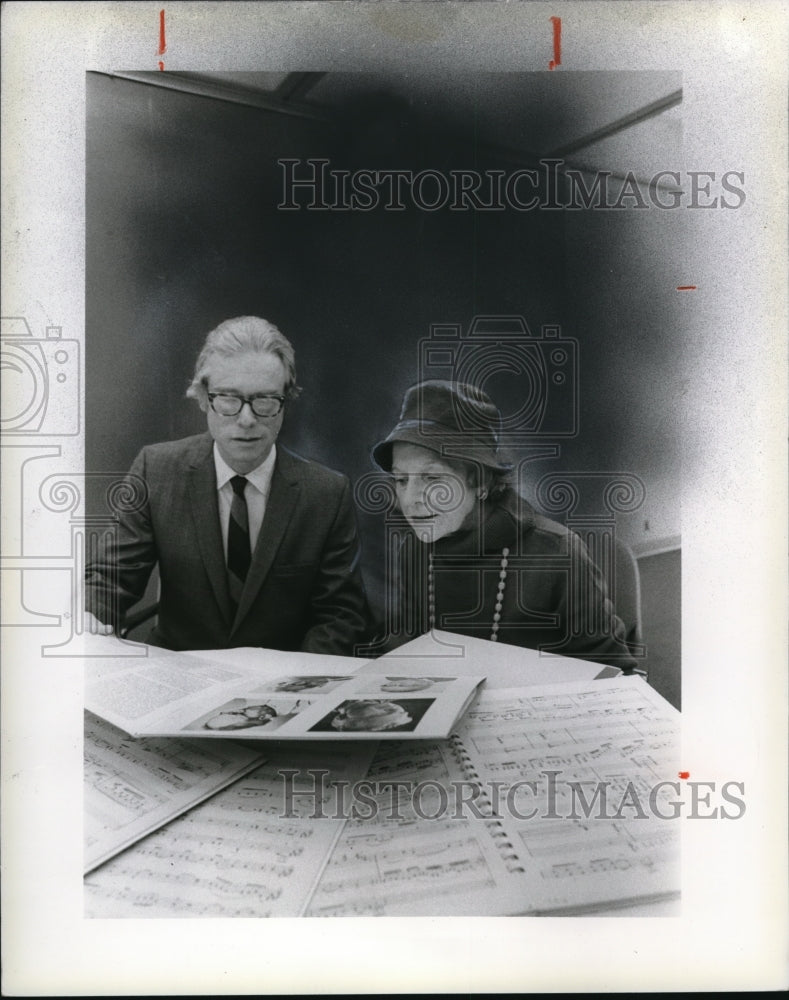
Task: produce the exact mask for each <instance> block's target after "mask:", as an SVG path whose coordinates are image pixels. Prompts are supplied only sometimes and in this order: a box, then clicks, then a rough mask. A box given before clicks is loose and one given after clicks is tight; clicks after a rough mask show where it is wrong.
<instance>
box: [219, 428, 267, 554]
mask: <svg viewBox="0 0 789 1000" xmlns="http://www.w3.org/2000/svg"><path fill="white" fill-rule="evenodd" d="M276 460H277V446H276V445H273V446H272V448H271V451H270V452H269V453H268V456H267V457H266V458H265V459H264V460H263V461H262V462H261V463H260V465H259V466H258V467H257V468H256V469H253V470H252V471H251V472H248V473H247V475H246V480H247V485H246V486H245V487H244V499H245V500H246V502H247V516H248V518H249V544H250V546H251V547H252V551H253V552H254V551H255V545H257V540H258V535H259V534H260V526H261V524H263V516H264V514H265V513H266V501H267V500H268V495H269V490H270V489H271V477H272V475H273V474H274V463H275V462H276ZM214 465H215V466H216V487H217V490H218V491H219V497H218V499H219V523H220V525H221V527H222V547H223V550H224V553H225V559H227V532H228V525H229V524H230V507H231V505H232V503H233V487H232V486H231V485H230V480H231V479H232V478H233V476H237V475H238V473H237V472H234V471H233V469H231V468H230V466H229V465H228V464H227V462H226V461H225V460H224V459H223V458H222V456H221V455H220V454H219V449H218V448H217V446H216V443H214Z"/></svg>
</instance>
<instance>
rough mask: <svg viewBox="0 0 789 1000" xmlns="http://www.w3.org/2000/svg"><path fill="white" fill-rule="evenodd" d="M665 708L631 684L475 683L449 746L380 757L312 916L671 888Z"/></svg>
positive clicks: (523, 903)
mask: <svg viewBox="0 0 789 1000" xmlns="http://www.w3.org/2000/svg"><path fill="white" fill-rule="evenodd" d="M676 716H677V713H676V712H675V711H674V710H673V709H672V708H671V706H669V705H668V704H667V703H665V702H663V701H662V699H661V698H660V697H659V696H658V695H656V694H655V692H654V691H652V690H651V689H649V688H647V686H646V685H645V684H643V683H641V682H640V681H639V680H637V679H627V680H624V681H622V680H618V681H595V682H594V683H593V684H591V685H590V684H589V683H588V682H587V683H585V684H582V685H578V684H573V685H561V686H555V687H554V686H552V687H549V688H535V689H533V691H527V690H525V689H522V690H518V691H514V690H511V691H507V690H503V691H494V692H488V691H483V693H482V695H481V696H480V699H479V702H478V704H477V705H476V706H475V707H473V708H472V709H470V711H469V712H468V714H467V715H466V716H465V717H464V719H463V720H462V722H461V724H460V725H459V726H458V729H457V731H456V734H455V735H453V737H452V738H451V739H450V741H449V742H448V743H446V744H432V745H429V746H423V747H420V748H419V749H418V750H412V749H409V748H404V747H400V748H387V749H381V750H380V751H379V754H378V756H377V757H376V760H375V762H374V764H373V766H372V768H371V770H370V772H369V774H368V780H369V782H370V783H371V788H370V790H369V791H370V795H369V796H368V797H369V798H372V799H373V803H372V804H371V805H369V806H368V804H367V803H366V802H364V801H362V803H361V804H360V805H359V808H358V809H357V813H358V815H356V816H354V817H353V818H351V819H350V820H349V822H348V824H347V826H346V828H345V829H344V830H343V832H342V834H341V836H340V838H339V840H338V843H337V846H336V848H335V850H334V853H333V855H332V858H331V861H330V863H329V865H328V866H327V870H326V872H325V873H324V876H323V877H322V879H321V881H320V883H319V885H318V888H317V890H316V893H315V896H314V897H313V899H312V901H311V903H310V906H309V909H308V915H310V916H350V915H368V916H383V915H434V916H449V915H466V916H483V915H489V914H491V913H494V914H502V915H506V914H513V915H514V914H539V913H543V912H551V911H563V912H570V911H572V910H574V909H577V910H583V909H590V908H595V907H602V906H610V905H615V904H617V903H623V902H626V901H627V902H629V901H631V900H635V899H642V900H643V899H653V898H659V897H664V896H668V895H671V894H672V893H675V892H676V891H677V890H678V887H679V871H678V866H677V863H678V847H679V845H678V832H677V830H676V829H675V827H676V824H671V823H670V822H668V819H667V818H666V819H663V818H661V817H663V816H665V817H671V816H672V815H673V813H674V811H673V810H672V809H671V808H670V807H669V805H670V803H669V802H668V801H667V800H668V799H670V791H669V790H668V789H659V790H658V792H657V793H655V795H654V797H653V798H652V799H651V798H650V793H651V790H652V789H653V788H654V787H655V786H656V785H657V783H658V782H660V781H663V780H665V779H667V778H671V777H672V776H673V775H672V771H671V768H672V761H673V755H674V753H675V748H676V741H677V730H676ZM603 788H604V789H605V794H604V795H603V798H604V806H605V808H603V809H602V810H601V809H600V794H601V791H599V790H601V789H603ZM596 790H598V791H597V792H596ZM581 792H583V798H581ZM363 807H366V808H363ZM650 809H651V810H652V812H651V813H650ZM674 818H676V816H674Z"/></svg>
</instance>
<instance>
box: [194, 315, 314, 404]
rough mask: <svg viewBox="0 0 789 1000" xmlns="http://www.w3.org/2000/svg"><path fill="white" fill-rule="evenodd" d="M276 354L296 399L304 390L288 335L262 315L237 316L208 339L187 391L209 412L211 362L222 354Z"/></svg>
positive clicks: (287, 391)
mask: <svg viewBox="0 0 789 1000" xmlns="http://www.w3.org/2000/svg"><path fill="white" fill-rule="evenodd" d="M248 353H256V354H272V355H273V356H274V357H275V358H279V360H280V361H281V362H282V366H283V368H284V369H285V395H286V396H287V398H288V399H295V398H296V397H297V396H298V395H299V393H300V392H301V389H300V387H299V386H298V385H296V355H295V352H294V350H293V345H292V344H291V342H290V341H289V340H288V338H287V337H286V336H284V334H282V333H280V332H279V330H278V329H277V328H276V326H274V324H273V323H269V322H268V320H265V319H260V318H259V317H258V316H237V317H236V318H235V319H226V320H225V321H224V323H220V324H219V326H218V327H216V328H215V329H214V330H212V331H211V332H210V333H209V334H208V336H207V337H206V340H205V343H204V344H203V349H202V350H201V351H200V354H199V355H198V356H197V362H196V364H195V372H194V375H193V377H192V382H191V384H190V385H189V388H188V389H187V390H186V395H187V396H188V397H189V398H190V399H196V400H197V401H198V403H199V404H200V406H201V407H202V408H203V409H205V408H206V406H207V405H208V395H207V384H208V375H209V373H210V370H211V361H212V359H213V358H214V357H215V356H216V355H219V356H220V357H223V358H229V357H232V356H233V355H234V354H248Z"/></svg>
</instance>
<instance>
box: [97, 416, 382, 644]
mask: <svg viewBox="0 0 789 1000" xmlns="http://www.w3.org/2000/svg"><path fill="white" fill-rule="evenodd" d="M131 476H133V477H139V480H133V479H130V483H131V484H132V485H131V489H136V490H137V491H138V493H139V491H140V483H142V484H143V485H144V490H143V493H144V494H145V495H144V496H143V497H142V498H141V502H140V503H139V504H138V505H137V507H138V509H135V510H129V511H126V512H123V513H121V515H120V517H119V523H118V539H117V550H116V551H117V556H116V557H113V556H112V554H111V546H105V547H104V548H103V550H102V551H101V552H100V553H99V554H98V555H97V557H96V558H95V559H94V560H93V561H92V562H89V563H88V565H87V568H86V605H87V610H88V611H91V612H92V613H93V614H94V615H96V617H97V618H99V619H100V620H101V621H104V622H107V623H110V624H112V625H114V626H115V628H116V630H117V628H118V627H119V625H120V622H121V621H122V618H123V615H124V614H125V612H126V611H127V610H128V609H129V608H130V607H131V606H132V605H133V604H135V603H136V602H137V601H138V600H139V599H140V598H141V597H142V595H143V593H144V591H145V587H146V584H147V582H148V579H149V577H150V574H151V571H152V569H153V567H154V565H155V564H157V563H158V565H159V576H160V581H161V593H160V598H159V617H158V624H157V626H156V629H155V630H154V632H153V634H152V636H151V642H153V643H154V644H156V645H159V646H164V647H167V648H169V649H220V648H226V647H236V646H264V647H268V648H271V649H286V650H287V649H290V650H293V649H301V650H304V651H307V652H315V653H335V654H341V655H353V652H354V646H355V644H356V643H358V642H361V641H363V639H364V637H365V635H366V632H367V628H368V610H367V601H366V598H365V593H364V588H363V584H362V578H361V573H360V568H359V555H360V552H359V541H358V537H357V531H356V523H355V518H354V511H353V506H352V501H351V495H350V489H349V484H348V480H347V479H346V478H345V477H344V476H342V475H340V474H339V473H337V472H333V471H331V470H330V469H326V468H324V467H323V466H321V465H318V464H316V463H314V462H309V461H307V460H306V459H303V458H300V457H299V456H297V455H294V454H292V453H291V452H288V451H287V450H286V449H285V448H283V447H281V446H279V445H278V446H277V460H276V464H275V466H274V473H273V476H272V480H271V491H270V494H269V497H268V502H267V505H266V513H265V517H264V519H263V524H262V527H261V529H260V535H259V537H258V540H257V545H256V548H255V551H254V553H253V556H252V563H251V566H250V569H249V573H248V576H247V579H246V583H245V586H244V591H243V593H242V595H241V600H240V603H239V605H238V610H237V611H236V612H235V613H234V611H233V606H232V603H231V600H230V594H229V591H228V585H227V570H226V566H225V557H224V552H223V546H222V533H221V528H220V521H219V507H218V499H217V487H216V470H215V465H214V459H213V441H212V439H211V437H210V435H208V434H201V435H197V436H195V437H190V438H185V439H183V440H181V441H170V442H166V443H164V444H155V445H150V446H149V447H146V448H143V450H142V451H141V452H140V454H139V455H138V456H137V458H136V459H135V461H134V464H133V465H132V468H131V471H130V477H131ZM127 506H129V507H132V506H135V505H134V504H128V505H127Z"/></svg>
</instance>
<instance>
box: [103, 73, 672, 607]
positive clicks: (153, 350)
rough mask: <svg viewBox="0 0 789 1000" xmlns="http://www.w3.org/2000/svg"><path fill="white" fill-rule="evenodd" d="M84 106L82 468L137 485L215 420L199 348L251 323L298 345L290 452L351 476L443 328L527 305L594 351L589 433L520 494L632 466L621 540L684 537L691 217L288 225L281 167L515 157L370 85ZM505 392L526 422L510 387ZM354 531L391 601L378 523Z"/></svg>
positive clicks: (487, 216)
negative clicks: (427, 341)
mask: <svg viewBox="0 0 789 1000" xmlns="http://www.w3.org/2000/svg"><path fill="white" fill-rule="evenodd" d="M87 109H88V123H87V125H88V127H87V170H86V174H87V191H86V196H87V203H86V281H87V286H86V321H87V330H86V467H87V468H88V469H89V470H91V471H102V472H120V473H122V472H123V471H125V470H126V469H127V468H128V466H129V464H130V463H131V461H132V459H133V458H134V455H135V454H136V453H137V451H138V450H139V448H140V447H142V446H143V445H144V444H147V443H150V442H153V441H159V440H167V439H173V438H178V437H182V436H185V435H188V434H193V433H196V432H198V431H200V430H202V429H204V426H205V418H204V416H203V414H202V413H201V412H200V411H199V409H198V408H197V406H196V405H195V404H194V403H193V402H192V401H189V400H186V399H185V398H184V392H185V389H186V386H187V384H188V382H189V379H190V375H191V372H192V368H193V364H194V360H195V357H196V354H197V352H198V350H199V348H200V346H201V344H202V342H203V340H204V338H205V335H206V333H207V332H208V331H209V330H210V329H212V328H213V327H214V326H215V325H216V324H217V323H218V322H220V321H221V320H224V319H227V318H229V317H231V316H237V315H243V314H254V315H260V316H264V317H266V318H267V319H269V320H271V321H273V322H274V323H276V324H277V325H278V326H279V327H280V329H281V330H282V331H283V333H285V334H286V336H288V337H289V338H290V339H291V341H292V342H293V344H294V346H295V348H296V356H297V363H298V370H299V382H300V384H301V385H302V386H303V387H304V393H303V395H302V397H301V398H300V399H299V400H298V401H297V402H295V403H294V404H292V405H289V407H288V411H289V412H288V415H287V417H286V421H285V426H284V429H283V433H282V438H281V440H282V441H283V443H285V444H286V445H288V446H290V447H292V448H293V449H294V450H296V451H298V452H300V453H301V454H304V455H306V456H308V457H311V458H314V459H317V460H319V461H322V462H324V463H325V464H327V465H329V466H332V467H334V468H337V469H340V470H342V471H343V472H345V473H347V474H348V475H349V476H350V477H351V479H352V480H354V481H356V480H358V478H359V477H360V476H361V475H363V474H364V473H365V472H367V471H369V470H370V469H371V465H370V460H369V452H370V448H371V446H372V445H373V444H374V443H375V442H376V441H377V440H379V439H380V438H381V437H382V436H384V435H385V434H386V433H387V431H388V430H389V429H390V428H391V426H392V424H393V423H394V421H395V419H396V416H397V413H398V411H399V406H400V401H401V398H402V394H403V391H404V389H405V388H406V387H407V386H408V385H410V384H411V383H413V382H414V381H416V380H417V379H418V378H419V377H420V370H419V367H418V357H419V345H420V341H421V340H423V339H424V338H426V337H427V336H428V335H429V330H430V325H431V323H459V324H461V325H462V326H463V327H464V328H466V327H467V326H468V324H469V322H470V321H471V319H472V318H473V317H474V316H475V315H478V314H485V313H489V314H508V313H512V314H520V315H522V316H524V317H525V319H526V321H527V322H528V324H529V326H530V328H531V332H532V333H533V334H538V333H539V331H540V328H541V326H542V325H543V324H558V325H559V326H561V328H562V332H563V334H564V335H566V336H570V337H574V338H576V339H577V340H578V341H579V366H578V375H579V384H580V403H581V411H580V415H579V417H580V422H579V434H578V435H577V437H576V438H574V439H569V440H566V441H564V442H563V444H562V452H561V455H560V457H559V458H558V459H550V460H545V461H541V462H538V463H534V464H533V465H530V466H529V467H528V468H527V475H526V477H525V481H524V482H523V483H522V484H521V485H522V488H523V489H524V491H525V492H526V493H527V495H530V498H531V499H534V495H533V487H534V483H535V482H536V481H537V479H538V478H539V477H540V476H541V475H543V474H545V473H546V472H553V471H561V470H564V471H568V470H570V471H578V470H608V471H630V472H633V473H636V474H637V475H639V477H641V478H642V480H643V481H644V482H645V483H646V485H647V487H648V490H649V497H648V500H647V504H646V505H645V508H644V510H642V511H639V512H638V514H636V515H632V516H631V515H628V516H626V517H624V518H623V519H622V521H621V524H620V525H619V526H618V530H619V529H620V528H621V531H622V533H623V534H624V535H625V537H626V538H627V539H628V540H629V541H631V542H633V541H642V540H643V536H642V535H641V534H640V531H641V527H642V526H643V524H644V523H647V522H650V521H651V523H652V525H653V526H654V525H658V526H659V527H660V530H662V531H663V533H664V534H666V535H667V534H673V533H676V532H678V530H679V528H678V524H677V517H678V515H677V511H676V505H675V503H674V496H675V492H676V491H675V490H674V487H675V485H676V478H677V471H676V470H677V462H676V448H675V446H676V441H675V436H676V422H675V414H676V405H677V392H678V384H679V379H678V372H679V370H680V349H679V339H680V337H681V331H680V330H679V328H678V323H677V318H676V316H675V314H674V311H673V310H674V308H675V307H674V306H673V305H672V304H671V302H670V300H669V298H667V285H666V281H667V280H668V282H669V286H671V285H672V282H671V278H672V276H671V275H670V274H669V273H668V271H669V269H670V267H671V264H670V260H671V247H672V239H673V238H674V237H673V236H672V230H671V227H672V226H674V227H676V226H677V222H676V216H677V213H659V212H656V211H651V212H648V213H634V212H622V213H616V214H613V213H606V212H592V211H580V212H578V211H576V212H562V211H532V212H517V211H512V210H507V211H504V212H480V211H477V212H473V211H465V212H464V211H460V212H453V211H450V210H449V209H442V210H439V211H436V212H424V211H419V210H416V209H414V208H410V209H407V210H405V211H385V210H383V209H381V208H379V209H376V210H374V211H372V212H361V211H351V212H332V211H306V210H300V211H291V212H286V211H282V210H280V209H278V207H277V205H278V203H279V202H280V201H281V199H282V172H281V168H280V167H279V166H278V165H277V160H278V159H280V158H286V157H292V158H299V159H304V158H309V157H325V158H328V159H330V160H331V161H332V166H333V167H335V168H345V169H349V170H356V169H360V168H367V169H374V168H376V167H381V168H389V169H391V168H393V167H400V168H410V169H413V170H418V169H422V168H425V167H430V168H432V169H439V170H442V171H445V172H446V171H449V170H452V169H453V168H458V167H463V168H469V167H473V168H475V169H477V170H485V169H488V168H498V169H504V170H508V171H511V170H513V169H515V167H516V166H517V165H518V164H514V163H513V162H503V161H499V160H497V159H496V156H495V155H493V154H492V153H486V151H485V149H484V148H483V147H481V146H480V145H479V144H478V143H477V142H476V141H475V127H476V126H475V123H474V122H473V121H472V122H469V123H468V125H467V126H466V128H467V131H465V132H464V124H463V122H462V121H461V122H458V121H453V122H452V132H451V133H448V131H447V129H446V127H445V125H446V115H444V117H443V118H441V119H439V118H438V117H433V116H431V112H430V108H429V107H427V106H425V107H423V106H414V105H411V104H407V103H404V102H401V101H397V100H394V99H391V98H390V97H389V96H387V95H386V94H381V93H375V92H370V93H369V94H366V95H365V96H364V97H363V98H362V99H360V98H358V96H357V97H356V98H354V103H349V104H347V105H346V106H343V107H340V108H338V109H335V110H334V114H333V118H332V121H331V122H325V121H321V120H315V119H310V118H305V117H297V116H294V115H292V114H283V113H277V112H274V111H268V110H261V109H258V108H252V107H245V106H241V105H237V104H233V103H228V102H226V101H221V100H214V99H209V98H206V97H197V96H192V95H188V94H184V93H178V92H175V91H172V90H167V89H163V88H159V87H155V86H148V85H144V84H142V83H136V82H131V81H128V80H122V79H118V78H111V77H107V76H103V75H100V74H88V79H87ZM667 216H671V218H667ZM673 284H676V281H674V282H673ZM671 291H672V294H674V295H676V293H675V292H674V291H673V286H672V287H671ZM671 301H673V300H671ZM488 388H489V389H490V390H491V392H492V393H494V395H495V397H496V398H497V401H498V402H499V403H500V404H501V405H502V409H503V410H505V412H507V411H509V412H512V411H513V409H514V408H516V407H515V406H514V405H513V404H512V400H511V399H509V400H508V398H507V397H508V392H512V391H513V383H512V381H510V383H509V384H508V383H507V379H506V377H503V378H502V379H499V380H498V381H497V380H496V379H493V380H491V382H490V383H489V385H488ZM515 391H516V392H517V386H515ZM515 457H516V458H517V457H518V455H517V453H516V455H515ZM96 503H97V504H100V503H101V500H100V499H99V498H97V499H96ZM359 521H360V528H361V531H362V541H363V545H364V553H365V574H366V577H367V580H368V584H369V585H370V588H371V591H372V593H373V596H374V597H375V598H379V597H380V594H381V588H382V580H381V576H382V569H381V567H382V558H381V551H382V546H383V531H382V526H381V519H380V517H378V516H376V515H373V514H365V513H363V512H360V514H359Z"/></svg>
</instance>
